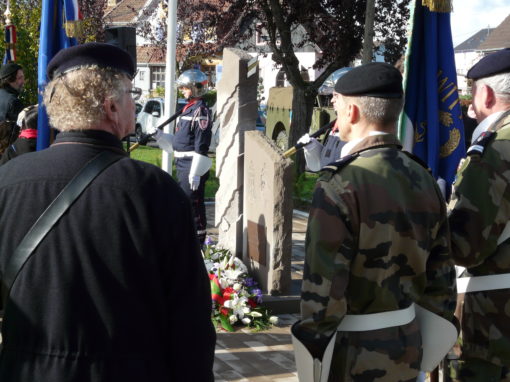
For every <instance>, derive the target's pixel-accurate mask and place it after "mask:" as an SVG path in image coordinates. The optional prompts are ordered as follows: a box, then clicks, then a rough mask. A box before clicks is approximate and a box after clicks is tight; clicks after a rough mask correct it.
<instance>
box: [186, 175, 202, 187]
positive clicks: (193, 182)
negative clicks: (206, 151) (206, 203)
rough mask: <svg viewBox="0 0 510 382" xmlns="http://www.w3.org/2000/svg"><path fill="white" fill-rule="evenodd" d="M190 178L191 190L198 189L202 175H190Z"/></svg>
mask: <svg viewBox="0 0 510 382" xmlns="http://www.w3.org/2000/svg"><path fill="white" fill-rule="evenodd" d="M188 179H189V187H190V188H191V191H196V190H198V186H199V185H200V176H198V175H190V176H189V178H188Z"/></svg>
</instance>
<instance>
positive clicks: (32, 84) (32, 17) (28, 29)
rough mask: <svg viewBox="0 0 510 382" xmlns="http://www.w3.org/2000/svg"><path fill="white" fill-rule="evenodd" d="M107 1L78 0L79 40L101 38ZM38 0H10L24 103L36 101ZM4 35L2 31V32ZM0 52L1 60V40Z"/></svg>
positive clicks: (1, 0)
mask: <svg viewBox="0 0 510 382" xmlns="http://www.w3.org/2000/svg"><path fill="white" fill-rule="evenodd" d="M105 3H106V0H82V1H79V5H80V9H81V11H82V14H83V15H84V18H85V20H84V22H83V24H82V26H83V28H82V36H81V37H80V38H79V39H78V40H79V42H85V41H100V39H101V37H102V34H103V32H104V26H103V21H102V19H103V14H104V7H105ZM6 6H7V2H6V0H0V11H1V13H2V15H3V14H4V12H5V9H6ZM41 8H42V1H41V0H11V1H10V10H11V23H12V24H14V25H15V26H16V32H17V42H16V62H17V63H18V64H19V65H21V66H22V67H23V72H24V73H25V79H26V82H25V87H24V90H23V92H22V94H21V99H22V101H23V103H24V104H26V105H31V104H36V103H37V70H38V68H37V66H38V64H37V60H38V57H39V29H40V24H41V23H40V22H41ZM0 27H1V28H2V31H3V30H4V29H5V18H4V17H2V18H1V22H0ZM2 35H3V33H2ZM0 54H1V56H0V57H1V59H3V57H4V54H5V43H0Z"/></svg>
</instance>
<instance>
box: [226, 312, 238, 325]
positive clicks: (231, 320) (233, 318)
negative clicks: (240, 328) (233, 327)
mask: <svg viewBox="0 0 510 382" xmlns="http://www.w3.org/2000/svg"><path fill="white" fill-rule="evenodd" d="M228 320H229V321H230V323H231V324H234V323H236V322H237V316H236V315H235V314H233V315H231V316H230V317H229V318H228Z"/></svg>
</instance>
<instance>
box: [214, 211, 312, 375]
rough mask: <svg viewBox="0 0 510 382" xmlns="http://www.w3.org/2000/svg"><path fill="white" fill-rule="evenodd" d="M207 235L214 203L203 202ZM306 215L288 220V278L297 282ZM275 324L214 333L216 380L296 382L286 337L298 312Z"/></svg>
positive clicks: (289, 338)
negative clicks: (265, 328)
mask: <svg viewBox="0 0 510 382" xmlns="http://www.w3.org/2000/svg"><path fill="white" fill-rule="evenodd" d="M206 210H207V221H208V222H209V225H208V229H207V231H208V235H210V236H211V237H212V239H213V240H216V238H217V232H218V231H217V229H216V228H214V227H213V226H212V224H214V204H213V203H207V205H206ZM306 221H307V217H306V215H305V214H302V213H299V212H297V211H295V212H294V216H293V220H292V280H293V281H294V284H297V285H299V281H300V280H301V278H302V277H303V266H304V242H305V232H306ZM277 316H278V318H279V323H278V325H276V326H274V327H272V328H271V329H269V330H265V331H262V332H256V333H253V332H251V331H250V330H249V329H244V328H239V329H237V331H236V332H234V333H227V332H218V334H217V336H218V337H217V341H216V357H215V362H214V376H215V378H216V382H226V381H229V382H230V381H232V382H233V381H236V382H241V381H242V382H245V381H251V382H270V381H275V382H298V377H297V372H296V364H295V362H294V353H293V348H292V341H291V337H290V327H291V325H292V324H293V323H294V322H296V321H297V320H298V319H299V315H298V314H280V315H277Z"/></svg>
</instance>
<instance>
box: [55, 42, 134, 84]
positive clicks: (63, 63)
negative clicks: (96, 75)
mask: <svg viewBox="0 0 510 382" xmlns="http://www.w3.org/2000/svg"><path fill="white" fill-rule="evenodd" d="M92 65H97V66H98V67H100V68H109V69H112V70H115V71H118V72H122V73H125V74H127V75H128V77H130V78H132V77H133V76H134V74H135V63H134V62H133V59H132V58H131V56H130V55H129V53H128V52H126V51H125V50H123V49H121V48H119V47H116V46H114V45H111V44H105V43H100V42H89V43H87V44H82V45H75V46H72V47H70V48H67V49H62V50H61V51H59V52H58V53H57V54H56V55H55V56H54V57H53V58H52V59H51V61H50V62H49V64H48V68H47V70H46V71H47V74H48V78H49V79H50V80H52V79H53V78H54V77H56V76H58V75H59V74H62V73H67V72H70V71H72V70H76V69H79V68H81V67H85V66H92Z"/></svg>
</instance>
